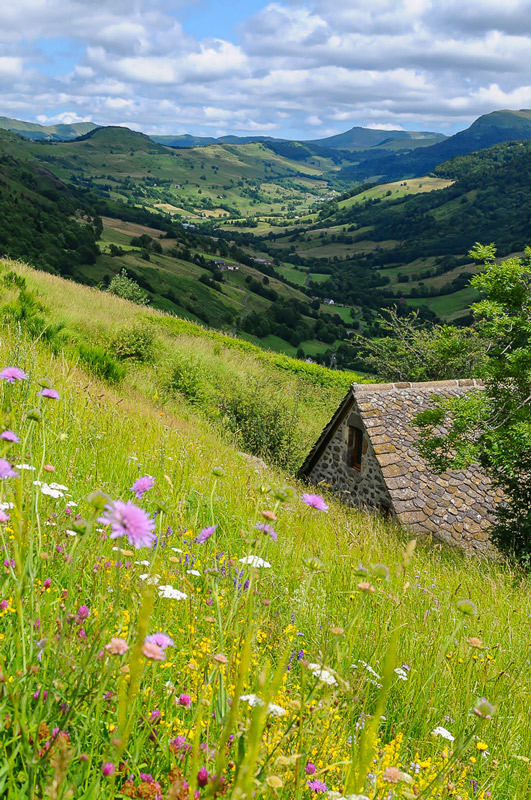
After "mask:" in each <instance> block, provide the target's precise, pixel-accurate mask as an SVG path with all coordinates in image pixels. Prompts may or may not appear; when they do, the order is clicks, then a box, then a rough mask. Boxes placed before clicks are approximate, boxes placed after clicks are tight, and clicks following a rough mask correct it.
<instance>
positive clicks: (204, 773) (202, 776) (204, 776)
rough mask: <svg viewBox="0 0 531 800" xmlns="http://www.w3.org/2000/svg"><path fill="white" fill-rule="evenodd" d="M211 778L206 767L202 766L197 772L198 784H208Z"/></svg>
mask: <svg viewBox="0 0 531 800" xmlns="http://www.w3.org/2000/svg"><path fill="white" fill-rule="evenodd" d="M209 779H210V775H209V774H208V770H207V768H206V767H201V769H200V770H199V772H198V773H197V785H198V786H206V785H207V783H208V781H209Z"/></svg>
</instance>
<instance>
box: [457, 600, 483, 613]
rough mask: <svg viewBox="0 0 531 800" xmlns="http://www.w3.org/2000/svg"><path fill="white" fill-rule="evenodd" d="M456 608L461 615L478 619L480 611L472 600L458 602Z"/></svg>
mask: <svg viewBox="0 0 531 800" xmlns="http://www.w3.org/2000/svg"><path fill="white" fill-rule="evenodd" d="M455 607H456V608H457V610H458V611H460V612H461V614H466V615H467V616H468V617H477V615H478V609H477V606H476V604H475V603H473V602H472V600H458V601H457V603H456V604H455Z"/></svg>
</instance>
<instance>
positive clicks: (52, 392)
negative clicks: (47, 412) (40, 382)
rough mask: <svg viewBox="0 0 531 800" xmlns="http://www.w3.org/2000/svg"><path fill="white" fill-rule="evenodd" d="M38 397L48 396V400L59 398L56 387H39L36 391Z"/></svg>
mask: <svg viewBox="0 0 531 800" xmlns="http://www.w3.org/2000/svg"><path fill="white" fill-rule="evenodd" d="M37 394H38V395H40V397H49V398H50V400H59V392H58V391H57V389H41V390H40V392H37Z"/></svg>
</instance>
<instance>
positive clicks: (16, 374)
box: [0, 367, 28, 384]
mask: <svg viewBox="0 0 531 800" xmlns="http://www.w3.org/2000/svg"><path fill="white" fill-rule="evenodd" d="M27 377H28V376H27V375H26V373H25V372H24V370H22V369H19V368H18V367H4V369H3V370H2V372H0V381H7V382H8V383H11V384H13V383H15V381H22V380H24V379H25V378H27Z"/></svg>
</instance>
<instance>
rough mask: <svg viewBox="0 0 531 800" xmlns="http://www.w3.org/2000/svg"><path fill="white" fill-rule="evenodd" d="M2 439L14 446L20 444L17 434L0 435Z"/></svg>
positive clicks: (10, 432)
mask: <svg viewBox="0 0 531 800" xmlns="http://www.w3.org/2000/svg"><path fill="white" fill-rule="evenodd" d="M0 439H3V440H4V442H13V443H14V444H20V439H19V438H18V436H17V434H16V433H13V431H4V432H3V433H0Z"/></svg>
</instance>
